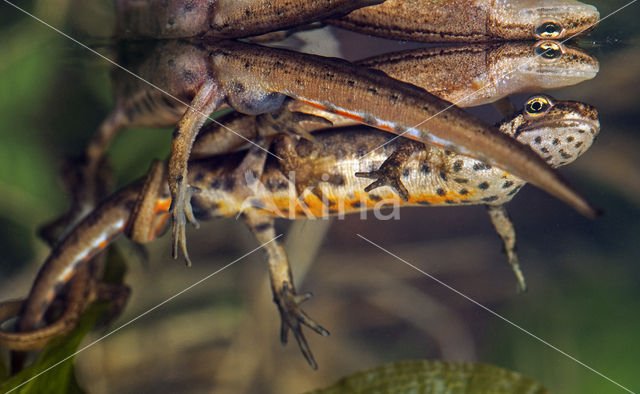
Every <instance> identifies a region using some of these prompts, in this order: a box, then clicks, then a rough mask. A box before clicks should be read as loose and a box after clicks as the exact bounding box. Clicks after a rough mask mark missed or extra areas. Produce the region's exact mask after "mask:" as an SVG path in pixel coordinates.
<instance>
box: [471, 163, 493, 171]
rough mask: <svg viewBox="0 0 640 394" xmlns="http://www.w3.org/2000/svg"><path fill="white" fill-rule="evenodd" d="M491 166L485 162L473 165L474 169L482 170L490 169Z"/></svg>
mask: <svg viewBox="0 0 640 394" xmlns="http://www.w3.org/2000/svg"><path fill="white" fill-rule="evenodd" d="M490 169H491V166H490V165H489V164H485V163H480V162H478V163H476V164H474V165H473V170H474V171H482V170H490Z"/></svg>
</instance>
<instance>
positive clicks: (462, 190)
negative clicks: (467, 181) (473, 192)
mask: <svg viewBox="0 0 640 394" xmlns="http://www.w3.org/2000/svg"><path fill="white" fill-rule="evenodd" d="M458 193H459V194H461V195H463V196H466V195H467V194H469V190H467V189H461V190H460V191H459V192H458Z"/></svg>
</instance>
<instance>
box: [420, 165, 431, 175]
mask: <svg viewBox="0 0 640 394" xmlns="http://www.w3.org/2000/svg"><path fill="white" fill-rule="evenodd" d="M420 172H421V173H422V174H428V173H429V172H431V169H430V168H429V166H428V165H426V164H423V165H422V166H421V167H420Z"/></svg>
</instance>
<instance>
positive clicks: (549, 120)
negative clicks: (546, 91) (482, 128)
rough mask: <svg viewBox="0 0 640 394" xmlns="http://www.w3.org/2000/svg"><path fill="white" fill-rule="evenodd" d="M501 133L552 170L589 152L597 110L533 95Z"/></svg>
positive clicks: (575, 103) (595, 129)
mask: <svg viewBox="0 0 640 394" xmlns="http://www.w3.org/2000/svg"><path fill="white" fill-rule="evenodd" d="M501 131H502V132H504V133H506V134H508V135H510V136H513V137H514V138H515V139H516V140H518V141H519V142H521V143H523V144H526V145H528V146H530V147H531V149H533V150H534V151H535V152H536V153H537V154H539V155H540V156H541V157H543V158H544V159H545V161H547V163H549V165H551V166H552V167H559V166H563V165H565V164H569V163H571V162H573V161H574V160H575V159H576V158H577V157H578V156H580V155H582V154H583V153H584V152H586V151H587V149H589V147H590V146H591V144H592V143H593V141H594V139H595V137H596V136H597V135H598V132H599V131H600V122H599V120H598V111H597V110H596V109H595V108H594V107H592V106H590V105H588V104H584V103H580V102H577V101H556V100H555V99H553V98H552V97H549V96H546V95H536V96H533V97H531V98H530V99H529V100H527V102H526V103H525V106H524V109H523V110H522V112H521V113H520V114H518V115H516V116H515V117H514V118H513V119H512V120H511V121H509V122H505V123H504V124H503V125H502V126H501Z"/></svg>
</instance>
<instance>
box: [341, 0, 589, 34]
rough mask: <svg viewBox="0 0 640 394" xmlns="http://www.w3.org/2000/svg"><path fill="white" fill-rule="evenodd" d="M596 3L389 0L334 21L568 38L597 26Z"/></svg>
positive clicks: (372, 30)
mask: <svg viewBox="0 0 640 394" xmlns="http://www.w3.org/2000/svg"><path fill="white" fill-rule="evenodd" d="M599 20H600V14H599V13H598V10H597V9H596V7H594V6H591V5H587V4H584V3H581V2H579V1H575V0H556V1H554V0H387V1H385V2H384V3H382V4H380V5H376V6H371V7H365V8H361V9H358V10H355V11H353V12H351V13H350V14H349V15H347V16H344V17H341V18H337V19H331V20H330V21H329V23H331V24H332V25H335V26H338V27H342V28H346V29H350V30H354V31H357V32H361V33H367V34H372V35H376V36H379V37H383V38H391V39H398V40H410V41H425V42H446V41H457V42H474V41H502V40H535V39H543V40H544V39H554V40H561V39H565V38H566V39H568V38H572V37H574V36H576V35H578V34H583V33H585V32H586V31H588V30H590V29H592V28H594V27H595V26H596V24H597V23H598V21H599Z"/></svg>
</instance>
